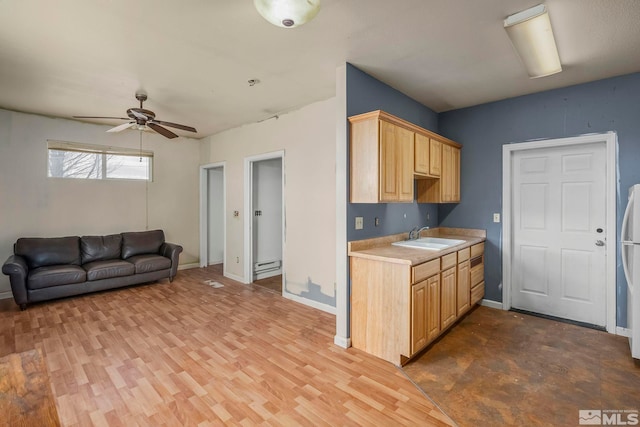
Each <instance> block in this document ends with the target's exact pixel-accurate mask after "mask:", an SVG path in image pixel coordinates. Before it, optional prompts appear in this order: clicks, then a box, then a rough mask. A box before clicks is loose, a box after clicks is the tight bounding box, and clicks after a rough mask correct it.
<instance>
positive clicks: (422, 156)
mask: <svg viewBox="0 0 640 427" xmlns="http://www.w3.org/2000/svg"><path fill="white" fill-rule="evenodd" d="M413 146H414V155H415V161H414V164H413V171H414V172H415V173H418V174H425V175H428V174H429V137H426V136H424V135H422V134H419V133H416V136H415V142H414V145H413Z"/></svg>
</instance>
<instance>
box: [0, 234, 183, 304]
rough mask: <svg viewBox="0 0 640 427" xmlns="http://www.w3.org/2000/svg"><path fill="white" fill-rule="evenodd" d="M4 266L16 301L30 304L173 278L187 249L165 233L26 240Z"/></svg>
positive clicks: (4, 271)
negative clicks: (165, 236) (167, 238)
mask: <svg viewBox="0 0 640 427" xmlns="http://www.w3.org/2000/svg"><path fill="white" fill-rule="evenodd" d="M13 252H14V255H11V256H10V257H9V259H7V261H6V262H5V263H4V265H3V266H2V272H3V273H4V274H6V275H8V276H9V280H10V282H11V291H12V292H13V299H14V300H15V302H16V304H18V305H19V306H20V308H21V309H22V310H24V309H25V308H26V307H27V304H29V303H32V302H37V301H46V300H50V299H54V298H62V297H68V296H72V295H79V294H85V293H89V292H95V291H102V290H105V289H112V288H118V287H122V286H128V285H133V284H138V283H146V282H153V281H155V280H159V279H164V278H168V279H169V281H172V280H173V278H174V277H175V275H176V273H177V271H178V258H179V256H180V253H181V252H182V246H180V245H176V244H172V243H167V242H165V241H164V232H163V231H162V230H152V231H141V232H127V233H121V234H112V235H108V236H82V237H77V236H72V237H54V238H21V239H18V241H17V242H16V243H15V245H14V248H13Z"/></svg>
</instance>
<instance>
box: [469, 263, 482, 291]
mask: <svg viewBox="0 0 640 427" xmlns="http://www.w3.org/2000/svg"><path fill="white" fill-rule="evenodd" d="M483 280H484V263H480V264H477V265H475V266H473V267H471V287H473V286H475V285H477V284H478V283H480V282H482V281H483Z"/></svg>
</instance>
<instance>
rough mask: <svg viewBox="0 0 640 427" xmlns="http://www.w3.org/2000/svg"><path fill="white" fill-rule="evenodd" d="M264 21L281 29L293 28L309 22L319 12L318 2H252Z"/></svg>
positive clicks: (274, 0)
mask: <svg viewBox="0 0 640 427" xmlns="http://www.w3.org/2000/svg"><path fill="white" fill-rule="evenodd" d="M253 5H254V6H255V8H256V9H257V11H258V13H260V15H262V17H263V18H264V19H266V20H267V21H269V22H271V23H272V24H273V25H276V26H278V27H282V28H295V27H298V26H300V25H302V24H304V23H306V22H309V21H311V20H312V19H313V18H314V17H315V16H316V15H317V14H318V11H319V10H320V0H253Z"/></svg>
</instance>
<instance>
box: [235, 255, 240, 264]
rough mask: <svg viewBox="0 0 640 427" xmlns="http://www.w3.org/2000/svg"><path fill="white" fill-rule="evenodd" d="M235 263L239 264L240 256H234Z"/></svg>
mask: <svg viewBox="0 0 640 427" xmlns="http://www.w3.org/2000/svg"><path fill="white" fill-rule="evenodd" d="M236 264H240V257H239V256H237V257H236Z"/></svg>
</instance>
